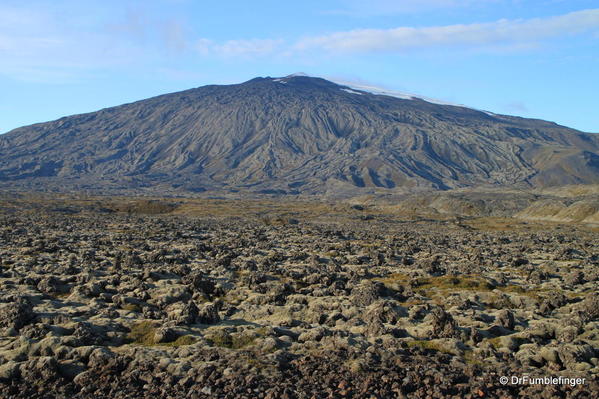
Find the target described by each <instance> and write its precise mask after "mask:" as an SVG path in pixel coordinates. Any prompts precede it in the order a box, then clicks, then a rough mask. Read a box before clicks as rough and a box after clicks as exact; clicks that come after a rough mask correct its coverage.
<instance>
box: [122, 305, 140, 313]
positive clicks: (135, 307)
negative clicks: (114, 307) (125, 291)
mask: <svg viewBox="0 0 599 399" xmlns="http://www.w3.org/2000/svg"><path fill="white" fill-rule="evenodd" d="M122 308H123V309H124V310H129V311H131V312H137V313H139V312H141V307H140V306H139V305H137V304H135V303H126V304H125V305H123V307H122Z"/></svg>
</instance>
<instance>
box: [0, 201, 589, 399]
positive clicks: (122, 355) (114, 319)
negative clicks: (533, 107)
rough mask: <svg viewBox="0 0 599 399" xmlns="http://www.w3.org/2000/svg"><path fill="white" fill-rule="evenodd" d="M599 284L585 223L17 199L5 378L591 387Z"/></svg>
mask: <svg viewBox="0 0 599 399" xmlns="http://www.w3.org/2000/svg"><path fill="white" fill-rule="evenodd" d="M232 206H235V205H234V204H233V205H232ZM598 285H599V236H598V235H597V233H596V232H593V231H592V230H585V229H583V228H575V227H572V226H557V225H553V226H548V227H546V228H543V229H536V230H534V229H533V230H529V231H520V230H509V229H508V230H503V231H485V230H476V229H472V228H469V227H468V226H466V225H464V224H462V223H449V222H444V221H435V220H428V221H427V220H422V221H419V222H397V221H392V220H384V219H381V218H376V217H374V218H373V217H355V218H354V217H347V218H345V219H338V220H337V221H336V223H325V222H322V221H317V220H302V219H295V218H292V217H277V218H262V219H259V218H250V217H248V218H244V217H227V216H226V215H221V216H217V215H215V216H212V217H201V218H197V217H189V216H177V215H170V214H164V215H141V214H135V213H131V212H129V213H128V214H127V213H123V212H114V211H113V210H110V209H99V210H96V211H94V212H91V211H86V212H70V211H69V210H68V209H48V208H43V207H40V208H39V209H36V210H34V211H32V210H31V209H29V210H25V209H23V210H19V209H17V210H15V209H13V208H11V209H9V208H2V211H1V213H0V396H1V397H2V398H142V397H152V398H402V397H406V398H407V397H410V398H411V397H414V398H441V397H448V398H450V397H455V398H512V397H538V398H541V397H543V398H548V397H555V398H594V397H597V396H596V395H597V393H598V392H599V295H598ZM524 375H528V376H530V377H560V376H561V377H563V378H572V379H573V378H581V379H584V382H581V383H578V384H567V383H566V384H564V383H560V384H557V385H540V384H537V385H530V384H527V383H522V384H514V383H512V382H511V380H510V381H509V382H508V383H507V384H502V383H501V381H500V377H502V376H508V377H510V378H511V376H524Z"/></svg>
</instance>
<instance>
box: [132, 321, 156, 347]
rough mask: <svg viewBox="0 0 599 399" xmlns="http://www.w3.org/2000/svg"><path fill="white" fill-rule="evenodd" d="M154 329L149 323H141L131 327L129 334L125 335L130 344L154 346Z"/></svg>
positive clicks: (152, 324) (151, 323)
mask: <svg viewBox="0 0 599 399" xmlns="http://www.w3.org/2000/svg"><path fill="white" fill-rule="evenodd" d="M155 333H156V327H154V323H153V322H151V321H142V322H139V323H136V324H134V325H133V326H131V332H129V334H128V335H127V338H128V340H129V342H130V343H132V344H137V345H148V346H149V345H154V344H155V342H154V334H155Z"/></svg>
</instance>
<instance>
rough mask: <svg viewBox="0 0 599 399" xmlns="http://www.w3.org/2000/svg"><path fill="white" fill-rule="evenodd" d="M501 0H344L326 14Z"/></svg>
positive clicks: (360, 14)
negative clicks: (338, 6)
mask: <svg viewBox="0 0 599 399" xmlns="http://www.w3.org/2000/svg"><path fill="white" fill-rule="evenodd" d="M500 1H501V0H401V1H398V0H369V1H364V0H344V1H342V2H341V3H342V4H341V7H340V8H338V9H335V10H331V11H327V12H326V14H337V15H348V16H353V17H363V16H373V15H392V14H407V13H413V12H422V11H432V10H435V9H447V8H456V7H476V6H481V5H485V4H487V3H497V2H500Z"/></svg>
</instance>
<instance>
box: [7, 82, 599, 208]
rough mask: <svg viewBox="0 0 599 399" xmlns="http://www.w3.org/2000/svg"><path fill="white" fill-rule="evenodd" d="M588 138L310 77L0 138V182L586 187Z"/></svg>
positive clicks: (326, 189) (348, 188)
mask: <svg viewBox="0 0 599 399" xmlns="http://www.w3.org/2000/svg"><path fill="white" fill-rule="evenodd" d="M598 151H599V137H597V136H596V135H592V134H586V133H581V132H578V131H576V130H573V129H569V128H566V127H563V126H559V125H556V124H554V123H550V122H545V121H541V120H533V119H524V118H517V117H511V116H506V115H496V114H491V113H485V112H480V111H477V110H473V109H470V108H465V107H458V106H450V105H438V104H433V103H429V102H426V101H423V100H420V99H415V98H414V99H400V98H395V97H389V96H384V95H374V94H370V93H367V92H363V91H359V90H347V87H345V86H340V85H337V84H335V83H332V82H330V81H327V80H323V79H320V78H312V77H306V76H290V77H287V78H280V79H272V78H256V79H252V80H250V81H248V82H245V83H242V84H237V85H229V86H204V87H200V88H196V89H191V90H187V91H182V92H178V93H172V94H167V95H163V96H159V97H155V98H150V99H147V100H143V101H139V102H135V103H131V104H126V105H122V106H118V107H114V108H107V109H103V110H101V111H98V112H92V113H88V114H83V115H76V116H70V117H65V118H61V119H59V120H57V121H53V122H47V123H41V124H36V125H32V126H26V127H22V128H19V129H15V130H13V131H12V132H9V133H7V134H5V135H2V136H0V184H2V185H3V186H4V187H10V188H29V189H36V190H70V189H91V190H95V191H104V192H107V191H110V192H118V191H121V192H127V190H137V191H144V192H155V193H161V194H162V195H164V194H165V193H187V194H193V193H201V192H204V191H219V192H223V193H231V192H236V191H239V190H242V191H243V192H246V193H247V192H251V193H258V194H260V193H262V194H275V195H279V194H294V195H295V194H305V195H311V194H319V195H322V194H326V195H328V196H331V197H344V196H355V195H359V194H361V193H380V192H397V191H399V192H401V191H406V190H414V189H449V188H456V187H465V186H477V185H483V184H492V185H514V184H521V185H525V186H531V185H532V186H538V187H543V186H554V185H563V184H581V183H583V184H584V183H599V155H598Z"/></svg>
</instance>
